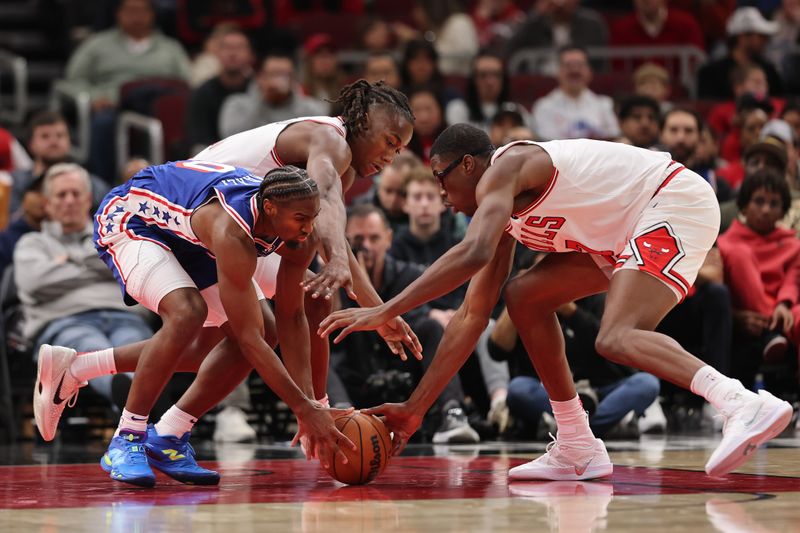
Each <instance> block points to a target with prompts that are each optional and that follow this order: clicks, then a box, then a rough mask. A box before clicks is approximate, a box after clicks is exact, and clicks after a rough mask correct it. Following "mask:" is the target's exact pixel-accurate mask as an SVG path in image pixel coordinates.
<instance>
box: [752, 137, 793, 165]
mask: <svg viewBox="0 0 800 533" xmlns="http://www.w3.org/2000/svg"><path fill="white" fill-rule="evenodd" d="M786 150H787V146H786V143H785V142H783V141H782V140H780V139H779V138H778V137H775V136H772V135H767V136H766V137H762V139H761V140H760V141H758V142H757V143H754V144H752V145H750V147H748V148H747V150H746V151H745V153H744V158H745V160H747V159H748V158H749V157H750V156H751V155H753V154H755V153H759V152H763V153H768V154H771V155H773V156H775V157H777V158H778V161H780V162H781V166H783V168H784V169H785V168H786V163H787V161H788V154H787V153H786Z"/></svg>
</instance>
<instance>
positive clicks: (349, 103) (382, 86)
mask: <svg viewBox="0 0 800 533" xmlns="http://www.w3.org/2000/svg"><path fill="white" fill-rule="evenodd" d="M329 102H331V103H332V104H335V105H336V106H337V107H338V108H340V109H341V110H342V117H343V118H344V124H345V127H346V128H347V136H348V137H351V136H352V137H357V136H359V135H361V134H362V133H364V131H365V130H366V129H367V111H368V110H369V106H371V105H385V106H389V107H391V108H392V109H393V110H394V111H395V112H397V113H400V114H402V115H403V117H404V118H405V119H406V120H408V121H409V122H414V113H412V112H411V105H409V103H408V98H406V95H404V94H403V93H401V92H400V91H398V90H397V89H394V88H393V87H391V86H389V85H387V84H386V83H385V82H383V81H379V82H376V83H370V82H368V81H367V80H363V79H361V80H358V81H355V82H353V83H351V84H350V85H346V86H345V87H343V88H342V91H341V92H340V93H339V97H338V98H336V100H329Z"/></svg>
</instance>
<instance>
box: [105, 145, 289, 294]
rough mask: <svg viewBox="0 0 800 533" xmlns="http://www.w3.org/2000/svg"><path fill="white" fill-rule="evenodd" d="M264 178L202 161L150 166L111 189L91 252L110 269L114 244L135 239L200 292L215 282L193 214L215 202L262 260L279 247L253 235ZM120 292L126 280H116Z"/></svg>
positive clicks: (211, 262)
mask: <svg viewBox="0 0 800 533" xmlns="http://www.w3.org/2000/svg"><path fill="white" fill-rule="evenodd" d="M262 181H263V177H260V176H254V175H252V174H251V173H250V172H248V171H247V170H245V169H242V168H236V167H233V166H231V165H224V164H220V163H211V162H206V161H196V160H191V161H177V162H172V163H167V164H164V165H158V166H152V167H148V168H146V169H144V170H142V171H141V172H139V173H138V174H136V175H135V176H134V177H133V178H131V179H130V180H129V181H128V182H126V183H124V184H122V185H120V186H118V187H115V188H114V189H112V190H111V191H110V192H109V193H108V195H106V197H105V198H104V199H103V201H102V202H101V204H100V207H99V208H98V210H97V213H96V214H95V217H94V237H95V247H96V248H97V250H98V252H99V253H100V256H101V258H103V259H104V260H105V261H106V263H108V264H109V267H111V270H112V271H113V272H115V275H116V274H117V271H118V270H119V269H118V268H116V267H117V265H116V264H114V250H113V247H114V244H115V243H116V242H118V241H120V240H125V239H134V240H137V239H138V240H147V241H151V242H154V243H156V244H158V245H160V246H161V247H163V248H165V249H167V250H170V251H171V252H172V253H173V254H174V255H175V257H176V258H177V259H178V261H179V262H180V263H181V266H182V267H183V268H184V270H186V272H187V273H188V274H189V276H190V277H191V278H192V280H193V281H194V282H195V283H196V284H197V287H198V289H201V290H202V289H204V288H206V287H209V286H211V285H213V284H215V283H217V270H216V261H215V259H214V256H213V255H212V254H211V252H210V251H209V250H208V249H207V248H206V247H205V245H204V244H203V243H202V242H201V241H200V240H199V239H198V238H197V236H196V235H195V233H194V231H192V226H191V216H192V213H194V211H195V210H196V209H198V208H199V207H202V206H203V205H205V204H206V203H207V202H209V201H210V200H211V199H212V198H216V199H217V200H218V201H219V203H220V205H221V206H222V207H223V209H225V211H226V212H227V213H228V215H230V216H231V218H233V220H234V221H235V222H236V223H237V224H238V225H239V227H241V228H242V230H244V231H245V233H247V235H249V236H250V237H251V238H252V239H253V244H254V246H255V249H256V252H257V253H258V255H260V256H264V255H268V254H270V253H271V252H273V251H274V250H276V249H277V248H278V247H279V246H280V245H281V244H282V242H281V241H280V239H278V238H276V239H274V240H273V241H271V242H266V241H264V240H262V239H260V238H258V237H257V236H256V235H255V234H254V233H253V228H254V226H255V224H256V221H257V220H258V216H259V212H258V205H257V199H256V193H257V192H258V189H259V186H260V184H261V182H262ZM118 281H120V284H121V285H123V287H124V281H123V280H121V279H119V280H118Z"/></svg>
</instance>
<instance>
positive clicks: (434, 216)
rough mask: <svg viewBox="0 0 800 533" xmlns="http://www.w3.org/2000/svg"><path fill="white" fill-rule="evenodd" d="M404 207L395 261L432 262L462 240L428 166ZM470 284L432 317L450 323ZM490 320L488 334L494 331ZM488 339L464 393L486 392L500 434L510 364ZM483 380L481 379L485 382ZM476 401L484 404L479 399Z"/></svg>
mask: <svg viewBox="0 0 800 533" xmlns="http://www.w3.org/2000/svg"><path fill="white" fill-rule="evenodd" d="M405 198H406V200H405V205H404V207H403V210H404V211H405V212H406V213H407V214H408V226H406V227H403V228H400V229H399V230H398V231H397V232H396V233H395V235H394V238H393V239H392V248H391V249H390V250H389V254H390V255H391V256H392V257H394V258H395V259H399V260H401V261H405V262H408V263H416V264H419V265H422V266H424V267H428V266H430V265H431V264H432V263H433V262H434V261H436V260H437V259H439V258H440V257H441V256H443V255H444V254H445V253H447V251H448V250H450V248H452V247H453V246H455V245H456V244H458V243H459V242H460V241H461V239H460V238H459V237H457V236H456V227H455V226H456V223H457V215H455V214H454V213H453V211H452V210H450V209H448V208H447V207H446V206H445V204H444V199H443V198H442V191H441V188H440V187H439V182H438V181H437V180H436V178H435V177H434V176H433V173H432V172H431V170H430V169H429V168H426V167H418V168H415V169H412V170H411V171H410V172H409V174H408V177H407V178H406V181H405ZM466 293H467V285H466V284H464V285H462V286H461V287H459V288H457V289H456V290H454V291H452V292H450V293H448V294H445V295H444V296H441V297H439V298H436V299H435V300H432V301H431V302H429V304H428V305H429V306H430V309H429V311H428V316H429V317H430V318H432V319H434V320H436V321H437V322H439V323H440V324H441V325H442V327H443V328H446V327H447V324H448V323H449V322H450V319H451V318H452V317H453V315H454V314H455V312H456V309H458V308H459V307H460V306H461V304H462V303H463V301H464V296H465V295H466ZM491 328H492V326H491V324H490V326H489V327H488V328H487V330H486V334H485V335H488V332H489V331H491ZM484 346H485V343H484V342H479V343H478V345H477V346H476V349H475V353H476V355H477V364H475V365H473V366H472V374H471V376H472V377H473V379H469V376H468V374H464V371H463V369H462V377H464V378H465V382H467V383H465V392H466V393H467V394H468V395H470V396H473V399H476V398H482V397H483V395H484V392H483V388H484V387H485V389H486V392H485V394H487V395H488V397H487V398H486V402H483V403H487V402H488V405H483V408H488V410H489V411H488V414H487V421H488V422H489V423H491V424H494V425H496V426H497V428H498V429H499V430H500V431H501V432H502V431H503V430H504V429H505V426H506V424H507V418H508V415H507V409H506V403H505V399H506V394H507V389H508V380H509V376H508V365H506V364H505V363H498V362H496V361H493V360H492V359H491V358H490V357H489V355H488V353H487V352H486V350H485V349H484ZM481 381H482V383H481ZM476 404H478V405H479V407H481V401H480V399H478V400H477V401H476Z"/></svg>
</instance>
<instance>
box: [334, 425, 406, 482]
mask: <svg viewBox="0 0 800 533" xmlns="http://www.w3.org/2000/svg"><path fill="white" fill-rule="evenodd" d="M335 423H336V427H337V428H338V429H339V431H341V432H342V433H344V434H345V435H346V436H347V438H349V439H350V440H351V441H353V444H355V445H356V449H355V450H350V449H349V448H348V447H346V446H342V447H341V448H340V449H341V450H342V452H343V453H344V454H345V456H346V457H347V461H348V462H347V464H345V463H343V462H342V460H341V459H340V458H338V457H334V458H333V460H332V461H330V466H329V467H328V468H327V469H326V470H327V472H328V474H330V475H331V477H332V478H333V479H335V480H337V481H341V482H342V483H346V484H348V485H363V484H365V483H369V482H370V481H372V480H373V479H375V478H376V477H377V476H378V474H380V473H381V472H383V469H384V468H386V463H388V462H389V452H390V450H391V447H392V439H391V437H390V436H389V431H388V430H387V429H386V426H385V425H384V424H383V422H381V421H380V420H379V419H378V418H377V417H375V416H372V415H365V414H362V413H358V412H355V413H351V414H348V415H344V416H340V417H339V418H337V419H336V421H335Z"/></svg>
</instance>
